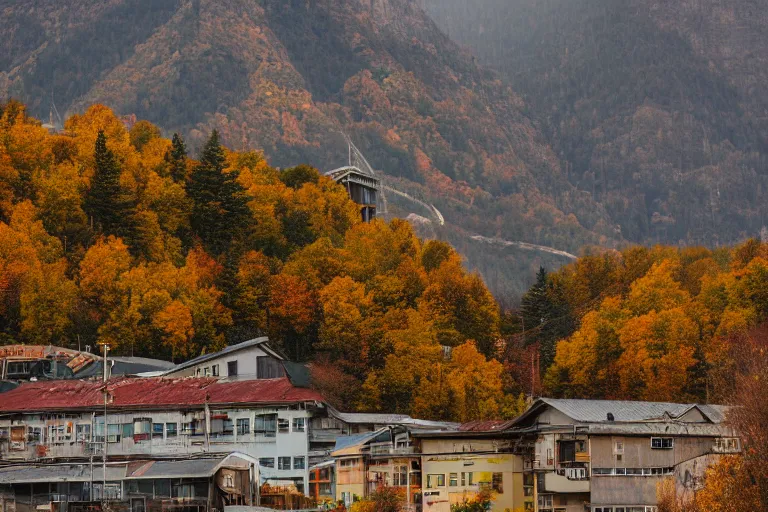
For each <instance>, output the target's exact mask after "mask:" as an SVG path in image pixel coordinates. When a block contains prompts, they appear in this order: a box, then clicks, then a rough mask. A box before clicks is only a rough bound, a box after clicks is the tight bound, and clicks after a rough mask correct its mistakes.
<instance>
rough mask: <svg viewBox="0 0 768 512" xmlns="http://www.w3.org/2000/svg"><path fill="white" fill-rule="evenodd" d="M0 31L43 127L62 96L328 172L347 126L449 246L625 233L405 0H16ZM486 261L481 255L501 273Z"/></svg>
mask: <svg viewBox="0 0 768 512" xmlns="http://www.w3.org/2000/svg"><path fill="white" fill-rule="evenodd" d="M0 30H2V32H3V33H4V34H6V35H7V37H5V38H4V39H3V41H2V42H0V45H2V46H0V53H1V54H2V55H3V57H2V59H0V97H2V96H13V97H18V98H20V99H22V100H23V101H25V102H26V103H27V104H28V105H29V106H30V109H31V112H32V113H34V114H36V115H38V116H40V117H42V118H44V119H47V118H48V116H49V111H50V110H51V106H52V103H54V102H55V105H56V107H57V109H58V111H59V112H61V114H62V116H63V115H64V113H65V112H82V111H83V110H84V109H85V108H86V107H87V106H88V105H90V104H92V103H97V102H98V103H103V104H106V105H108V106H110V107H111V108H113V109H114V110H115V111H116V112H118V113H120V114H136V115H137V116H138V118H139V119H148V120H150V121H152V122H154V123H156V124H157V125H158V126H160V127H161V128H163V129H164V130H165V131H166V132H167V133H172V131H180V132H182V133H184V134H185V135H187V139H188V141H189V142H190V145H191V147H193V148H194V147H197V146H199V145H200V144H201V142H202V141H203V140H204V139H205V137H206V136H207V134H208V132H209V131H210V129H211V128H213V127H217V128H218V129H219V130H220V132H221V134H222V137H223V140H224V141H225V142H226V143H227V144H229V145H230V146H232V147H234V148H236V149H245V148H256V149H263V150H264V151H265V153H266V155H267V156H268V157H269V158H270V161H271V162H273V163H274V164H275V165H279V166H289V165H295V164H297V163H301V162H310V163H312V164H313V165H316V166H319V167H322V168H332V167H335V166H338V165H341V164H343V163H346V162H345V161H346V156H347V148H346V145H345V143H344V139H343V137H342V136H341V134H340V133H339V132H340V131H342V130H343V131H345V132H347V133H349V134H350V135H351V136H352V138H353V139H354V140H355V142H356V144H357V145H358V146H359V147H360V149H361V150H362V151H363V152H364V153H365V154H366V156H367V158H368V160H369V161H370V162H371V163H372V164H373V165H374V167H375V168H377V169H379V170H383V171H385V172H386V173H388V175H389V176H390V177H391V181H392V182H393V183H394V184H395V185H396V186H398V187H400V188H401V189H403V190H406V191H408V192H410V193H412V194H413V195H416V196H418V197H422V198H424V199H425V200H427V201H429V202H432V203H435V204H436V205H437V206H438V208H439V209H440V210H441V211H442V212H443V214H444V215H445V217H446V220H447V227H446V228H445V230H447V233H438V234H439V235H440V236H443V237H445V238H449V237H458V238H463V237H464V236H465V234H466V233H469V234H472V233H480V234H482V235H486V236H492V237H500V238H505V239H510V240H520V241H524V242H532V243H539V244H543V245H550V246H554V247H556V248H558V249H563V250H569V251H571V252H577V251H578V250H579V248H580V247H581V246H582V245H585V244H587V245H591V244H604V245H611V244H613V243H615V242H616V241H617V240H620V239H621V236H620V235H619V234H618V229H617V227H616V226H615V225H614V224H613V223H612V222H611V220H610V219H609V217H608V215H607V213H606V211H605V210H604V208H603V207H602V206H601V205H599V204H598V203H596V202H595V201H593V200H592V197H591V191H579V190H578V189H577V188H576V187H574V186H573V185H572V184H571V183H569V182H568V180H567V179H566V173H565V172H564V169H563V168H562V167H561V165H560V161H559V159H558V157H557V155H556V154H555V153H554V152H553V151H552V149H551V148H550V146H549V145H548V143H547V142H546V141H545V139H544V137H543V136H542V133H541V132H540V130H539V129H538V127H537V126H536V125H535V124H534V123H533V122H532V121H531V120H530V118H529V117H528V113H527V112H528V110H529V108H528V106H526V105H525V103H524V102H523V101H522V100H521V99H520V97H518V95H517V94H516V93H515V92H514V91H513V90H511V89H510V88H509V87H508V86H507V85H505V84H504V83H503V82H502V81H501V80H500V79H499V77H498V76H497V75H495V74H494V73H492V72H490V71H488V70H486V69H483V68H481V67H479V66H478V65H477V64H476V63H475V58H474V57H473V56H472V55H470V54H469V53H468V52H466V51H464V50H462V49H460V48H459V47H458V46H457V45H456V44H454V43H453V42H452V41H451V40H450V39H449V38H448V37H446V36H445V35H444V34H443V33H442V32H441V31H440V30H439V29H438V28H437V27H436V26H435V25H434V23H433V22H432V21H431V20H430V19H429V18H428V17H427V16H426V15H425V14H424V12H423V11H422V10H421V9H420V8H419V7H418V6H417V5H416V4H415V3H414V2H412V1H410V0H373V1H368V0H366V1H362V0H343V1H338V0H289V1H284V0H225V1H213V0H176V1H172V2H156V1H152V0H111V1H110V2H95V1H93V0H86V1H77V2H75V1H74V0H65V1H57V2H52V1H51V2H42V3H40V2H36V3H35V4H34V5H31V4H29V3H28V2H21V1H13V2H10V3H9V4H8V3H7V4H6V7H5V8H4V10H3V16H2V19H0ZM54 117H55V115H54ZM406 213H407V211H406ZM465 232H466V233H465ZM470 243H471V242H470ZM475 252H476V253H481V254H480V257H481V258H483V257H486V256H484V255H483V254H482V252H483V251H475ZM500 252H502V251H500ZM507 252H508V251H507ZM505 254H507V253H503V254H502V255H501V257H504V255H505ZM521 254H522V255H524V256H526V257H527V260H525V261H524V260H520V261H512V262H509V261H507V262H505V263H504V265H505V266H511V267H514V271H507V272H508V274H506V275H509V274H517V276H516V277H517V278H519V276H520V275H526V276H528V275H530V276H532V275H533V272H532V271H530V269H531V265H529V264H528V262H530V261H531V260H532V259H533V260H534V262H535V263H538V261H539V260H538V256H537V255H536V254H535V253H527V252H522V253H521ZM490 258H491V259H490V260H485V261H481V260H476V261H477V265H478V266H479V267H481V268H490V269H494V267H498V266H500V264H499V263H498V259H497V256H495V255H494V256H490ZM470 263H472V262H470ZM515 265H517V266H516V267H515ZM504 279H507V277H504ZM491 286H493V287H494V288H495V289H496V290H497V291H498V290H499V289H501V288H504V287H503V286H502V285H501V284H500V283H497V282H494V283H491ZM512 289H513V290H517V291H519V290H520V289H521V285H520V284H518V285H517V287H516V288H515V287H512Z"/></svg>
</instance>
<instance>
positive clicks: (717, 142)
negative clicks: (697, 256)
mask: <svg viewBox="0 0 768 512" xmlns="http://www.w3.org/2000/svg"><path fill="white" fill-rule="evenodd" d="M422 4H423V6H424V7H425V9H426V10H427V11H428V12H429V13H430V15H431V16H432V17H433V19H434V20H435V21H436V22H437V23H438V25H439V26H440V27H441V28H443V30H444V31H445V32H446V33H448V34H450V36H451V37H452V38H454V39H456V40H457V41H459V42H461V43H462V44H464V45H466V46H467V47H469V48H471V50H472V51H473V52H475V53H476V54H477V55H478V56H479V57H480V60H481V61H482V62H483V63H484V64H486V65H490V66H492V67H494V68H495V69H498V70H499V71H500V72H501V73H502V74H503V75H504V77H505V78H506V79H507V80H509V82H510V84H511V85H512V87H513V88H514V89H515V90H516V91H518V92H519V93H520V94H521V95H522V97H523V98H524V100H525V102H526V104H527V105H529V107H530V111H531V112H533V113H534V114H533V115H532V117H533V118H534V119H535V120H536V121H537V122H538V125H539V126H540V127H541V129H542V131H543V133H544V134H545V137H546V139H547V140H548V142H549V143H550V144H551V146H552V148H553V150H554V151H555V152H556V154H557V155H558V156H559V157H560V159H561V161H562V162H563V164H562V165H563V167H564V168H565V169H566V172H565V173H564V176H567V178H568V181H569V182H570V183H571V184H572V185H574V186H576V187H577V188H578V189H579V190H582V191H589V192H590V193H591V194H592V196H593V198H594V199H595V200H596V201H597V202H598V203H599V204H600V205H601V206H602V207H603V208H605V210H606V212H607V213H608V215H609V216H610V218H611V220H612V222H614V223H616V224H619V225H620V226H621V234H622V236H623V237H624V238H625V239H627V240H629V241H633V242H639V243H653V242H665V243H674V244H681V245H694V244H704V245H709V246H717V245H720V244H723V243H732V242H735V241H738V240H741V239H744V238H745V237H748V236H756V235H758V234H759V233H760V232H761V230H762V229H763V228H764V226H765V224H766V214H768V202H766V200H765V199H766V196H765V193H766V190H768V188H767V187H768V172H767V169H766V167H767V165H766V164H768V158H767V156H768V89H766V88H765V87H763V86H762V84H765V82H766V79H768V76H766V75H768V65H767V64H768V62H766V61H767V60H768V37H766V36H765V34H766V29H768V15H766V9H765V8H766V2H764V1H757V0H699V1H696V2H692V1H681V2H652V1H650V0H472V1H469V2H468V1H465V0H422Z"/></svg>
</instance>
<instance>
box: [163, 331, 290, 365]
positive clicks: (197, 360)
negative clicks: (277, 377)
mask: <svg viewBox="0 0 768 512" xmlns="http://www.w3.org/2000/svg"><path fill="white" fill-rule="evenodd" d="M268 341H269V338H267V337H266V336H262V337H260V338H254V339H252V340H248V341H243V342H242V343H237V344H236V345H230V346H228V347H225V348H224V349H222V350H219V351H218V352H212V353H210V354H203V355H201V356H197V357H196V358H194V359H190V360H189V361H186V362H184V363H181V364H178V365H176V366H174V367H173V368H171V369H170V370H168V372H166V373H169V374H170V373H174V372H177V371H179V370H183V369H185V368H189V367H191V366H195V365H197V364H200V363H204V362H205V361H209V360H211V359H215V358H217V357H221V356H224V355H227V354H231V353H233V352H237V351H239V350H243V349H246V348H251V347H256V346H259V345H264V344H265V343H267V342H268ZM262 349H263V350H264V351H265V352H267V353H269V354H270V355H273V356H275V357H277V358H278V359H282V357H280V356H279V355H278V354H277V353H276V352H274V351H273V350H271V349H270V348H269V347H266V346H264V347H262Z"/></svg>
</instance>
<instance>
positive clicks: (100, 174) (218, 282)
mask: <svg viewBox="0 0 768 512" xmlns="http://www.w3.org/2000/svg"><path fill="white" fill-rule="evenodd" d="M0 291H1V292H2V293H0V344H14V343H19V342H21V343H32V344H42V345H48V344H51V345H56V346H64V347H69V348H75V347H78V345H81V344H82V345H91V346H96V344H97V343H109V344H110V346H111V350H112V353H113V354H115V355H135V356H145V357H159V358H163V359H170V360H173V361H177V362H178V361H183V360H186V359H189V358H191V357H194V356H196V355H199V354H201V353H205V352H210V351H214V350H218V349H221V348H222V347H223V346H225V345H226V344H232V343H237V342H240V341H244V340H247V339H250V338H253V337H255V336H260V335H265V334H266V335H268V336H269V338H270V343H271V345H272V346H273V347H274V348H276V349H277V350H280V351H283V352H284V353H285V355H286V356H287V357H288V358H289V359H290V360H293V361H304V362H310V363H311V364H312V366H311V367H312V369H313V375H314V376H315V377H314V385H315V386H316V387H317V388H319V389H320V390H321V391H323V393H324V395H325V396H326V397H327V398H328V400H329V401H331V403H333V404H335V405H337V406H338V407H341V408H343V409H344V410H355V409H358V410H370V411H386V412H396V413H413V414H418V415H419V416H423V417H429V418H440V419H452V420H456V421H467V420H470V419H478V418H492V417H498V416H514V415H515V414H517V413H519V412H520V408H521V407H522V405H524V404H522V405H521V403H520V400H518V399H516V398H515V396H516V395H513V392H518V391H519V387H518V386H517V384H516V383H515V382H514V381H512V380H511V379H509V378H508V377H507V376H506V375H504V374H503V367H502V365H501V364H500V363H499V362H498V361H497V360H496V359H495V358H496V357H497V356H498V352H499V350H498V348H499V346H500V343H501V330H502V326H501V319H500V311H499V308H498V305H497V304H496V302H495V300H494V298H493V296H492V295H491V294H490V292H489V291H488V289H487V288H486V286H485V284H484V283H483V281H482V279H481V278H480V276H479V275H477V274H474V273H469V272H467V271H466V269H465V268H464V267H463V265H462V260H461V258H460V257H459V255H458V254H457V253H456V252H455V251H454V250H453V249H452V248H451V247H450V246H449V245H447V244H445V243H444V242H439V241H435V240H430V241H427V242H424V241H422V240H421V239H419V238H418V237H417V236H416V235H415V234H414V232H413V230H412V228H411V225H410V224H409V223H408V222H405V221H403V220H400V219H394V220H392V221H391V222H389V223H387V222H384V221H382V220H379V219H376V220H374V221H373V222H370V223H363V222H362V220H361V219H360V213H359V207H358V206H357V205H356V204H355V203H353V202H352V201H351V200H350V199H349V197H348V195H347V191H346V190H345V189H344V188H343V187H342V186H340V185H338V184H336V183H334V182H333V181H332V180H331V179H329V178H327V177H324V176H320V174H319V173H318V172H317V170H316V169H313V168H311V167H308V166H299V167H293V168H287V169H283V170H281V171H278V170H277V169H274V168H272V167H270V166H269V165H268V164H267V162H266V161H265V160H264V158H263V157H262V155H261V154H260V153H258V152H255V151H247V152H236V151H229V150H227V149H226V148H224V147H223V146H222V145H221V144H220V141H219V137H218V133H217V132H215V131H214V132H212V133H211V135H210V136H209V137H208V139H207V140H206V142H205V145H204V147H203V150H202V151H201V153H200V158H199V160H196V159H193V158H191V157H189V156H188V155H187V154H186V150H185V145H184V141H183V140H182V139H181V138H180V137H178V136H176V135H174V137H173V139H172V140H168V139H165V138H162V137H161V136H160V135H159V130H158V129H157V127H155V126H153V125H151V124H150V123H148V122H146V121H142V122H139V123H137V124H136V125H135V126H134V127H133V128H132V129H131V130H130V131H128V130H126V129H125V127H124V126H123V123H122V122H121V121H120V120H119V119H118V118H117V117H116V116H115V115H114V114H113V113H112V112H111V111H110V110H109V109H107V108H106V107H104V106H101V105H96V106H93V107H90V108H89V109H88V110H87V111H86V112H85V113H84V114H83V115H78V116H72V117H70V118H69V119H67V120H66V121H65V132H64V133H60V134H50V133H49V132H48V130H47V129H45V128H43V127H42V126H41V123H40V122H39V121H37V120H36V119H34V118H31V117H29V116H28V115H27V113H26V111H25V108H24V106H23V105H21V104H19V103H16V102H9V103H7V104H1V103H0ZM445 345H448V346H452V347H454V351H453V359H452V360H451V361H450V362H446V361H445V358H444V355H443V349H442V348H441V346H445ZM446 375H448V376H449V377H448V378H449V382H450V384H448V385H446V384H445V381H443V380H442V379H443V378H445V377H444V376H446Z"/></svg>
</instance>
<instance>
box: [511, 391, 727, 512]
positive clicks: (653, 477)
mask: <svg viewBox="0 0 768 512" xmlns="http://www.w3.org/2000/svg"><path fill="white" fill-rule="evenodd" d="M724 414H725V408H724V407H722V406H715V405H697V404H674V403H659V402H631V401H612V400H560V399H549V398H542V399H539V400H537V401H536V402H535V403H534V404H533V405H532V406H531V407H530V408H529V409H528V410H527V411H526V412H525V413H524V414H523V415H522V416H520V417H519V418H518V419H517V420H515V422H514V424H513V425H512V426H511V427H510V428H509V429H507V431H506V432H507V433H509V434H513V435H517V436H519V438H520V446H521V447H523V448H524V449H525V453H526V455H525V458H526V460H525V469H526V472H527V473H528V474H529V475H532V476H535V481H534V485H535V488H536V490H535V493H536V496H537V501H538V503H537V505H538V510H539V511H540V512H577V511H578V512H583V511H584V510H588V511H591V512H655V511H656V486H657V484H658V483H659V482H660V481H661V480H662V479H664V478H670V477H671V478H674V479H675V482H676V484H677V486H678V489H679V490H682V491H686V490H691V491H692V490H694V489H695V488H696V487H697V486H698V485H700V483H701V477H702V475H703V472H704V470H705V469H706V467H707V466H708V465H709V464H711V463H712V462H714V461H715V460H717V458H718V457H719V456H720V455H721V454H723V453H737V452H739V451H740V449H741V444H740V441H739V439H738V437H737V436H736V434H735V433H734V432H733V431H732V430H731V429H730V428H729V427H727V426H726V425H724V424H723V419H724Z"/></svg>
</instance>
